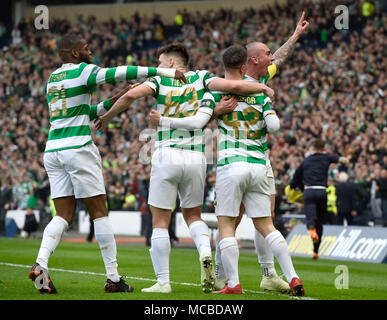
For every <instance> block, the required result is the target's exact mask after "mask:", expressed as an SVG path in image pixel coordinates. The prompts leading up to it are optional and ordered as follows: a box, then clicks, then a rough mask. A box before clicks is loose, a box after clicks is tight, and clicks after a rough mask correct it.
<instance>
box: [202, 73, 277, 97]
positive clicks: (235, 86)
mask: <svg viewBox="0 0 387 320" xmlns="http://www.w3.org/2000/svg"><path fill="white" fill-rule="evenodd" d="M208 89H209V90H211V91H223V92H230V93H234V94H256V93H265V94H266V95H267V96H269V97H270V99H272V100H274V90H273V89H271V88H269V87H268V86H267V85H265V84H263V83H258V82H253V81H246V80H227V79H223V78H214V79H213V80H211V82H210V83H209V84H208Z"/></svg>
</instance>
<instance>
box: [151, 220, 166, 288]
mask: <svg viewBox="0 0 387 320" xmlns="http://www.w3.org/2000/svg"><path fill="white" fill-rule="evenodd" d="M151 243H152V246H151V248H150V249H149V253H150V256H151V259H152V264H153V269H154V270H155V274H156V277H157V282H158V283H159V284H160V285H163V284H165V283H167V282H169V255H170V253H171V243H170V241H169V233H168V229H161V228H155V229H153V232H152V242H151Z"/></svg>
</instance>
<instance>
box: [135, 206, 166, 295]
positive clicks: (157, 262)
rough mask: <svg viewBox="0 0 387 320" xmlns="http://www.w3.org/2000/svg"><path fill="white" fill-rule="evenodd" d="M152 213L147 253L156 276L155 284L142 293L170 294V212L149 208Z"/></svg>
mask: <svg viewBox="0 0 387 320" xmlns="http://www.w3.org/2000/svg"><path fill="white" fill-rule="evenodd" d="M149 207H150V210H151V212H152V217H153V220H152V226H153V231H152V241H151V248H150V249H149V253H150V256H151V259H152V264H153V269H154V271H155V274H156V278H157V283H156V284H154V285H153V286H151V287H149V288H144V289H142V290H141V291H142V292H158V293H170V292H172V289H171V285H170V283H169V255H170V252H171V243H170V241H169V233H168V227H169V222H170V220H171V210H169V209H160V208H157V207H154V206H151V205H150V206H149Z"/></svg>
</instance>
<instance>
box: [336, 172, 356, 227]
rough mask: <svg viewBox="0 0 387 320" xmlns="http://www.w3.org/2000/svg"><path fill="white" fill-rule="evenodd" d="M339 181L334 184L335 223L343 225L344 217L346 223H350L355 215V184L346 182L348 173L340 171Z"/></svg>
mask: <svg viewBox="0 0 387 320" xmlns="http://www.w3.org/2000/svg"><path fill="white" fill-rule="evenodd" d="M338 176H339V177H338V178H339V179H338V180H339V183H338V184H337V185H336V196H337V224H339V225H343V224H344V218H345V220H347V224H348V225H352V224H354V223H353V220H354V217H355V216H356V214H357V212H356V207H355V196H356V185H355V184H354V183H352V182H348V174H346V173H345V172H340V173H339V175H338Z"/></svg>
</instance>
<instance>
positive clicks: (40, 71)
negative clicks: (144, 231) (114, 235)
mask: <svg viewBox="0 0 387 320" xmlns="http://www.w3.org/2000/svg"><path fill="white" fill-rule="evenodd" d="M337 5H345V6H347V8H348V9H349V28H348V29H343V30H338V29H336V28H335V23H334V20H335V18H336V16H337V15H335V14H334V10H335V7H336V6H337ZM302 10H305V11H306V12H307V20H308V21H309V23H310V27H309V30H308V31H307V32H306V34H304V35H303V36H302V38H301V39H300V40H299V41H298V43H297V46H296V48H295V51H294V52H293V54H292V55H291V56H290V57H289V58H288V60H287V61H286V62H285V63H284V65H283V66H282V67H281V68H280V69H279V70H278V73H277V75H276V76H275V77H274V78H273V80H272V81H271V82H270V83H269V86H270V87H272V88H273V89H274V90H275V91H276V100H275V104H274V107H275V109H276V111H277V113H278V115H279V117H280V119H281V131H280V133H279V134H278V135H270V136H269V147H270V149H271V151H270V157H271V161H272V166H273V170H274V173H275V178H276V184H277V191H278V194H277V201H276V203H277V208H276V213H277V216H278V217H280V216H281V215H282V214H292V213H302V206H300V205H297V204H290V203H289V202H288V201H287V199H286V196H285V195H284V188H285V186H287V185H288V184H289V181H290V179H291V178H292V175H293V174H294V171H295V169H296V168H297V166H298V165H299V164H300V163H301V161H302V160H303V159H304V156H305V154H307V152H308V151H309V148H310V146H311V143H312V142H313V139H314V138H317V137H321V138H322V139H324V140H325V141H326V142H327V150H329V151H331V152H334V153H336V154H338V155H341V156H346V157H349V158H350V163H349V164H348V165H347V166H345V167H343V166H341V167H340V166H339V165H337V166H331V169H330V178H331V179H330V185H333V186H337V185H339V184H343V183H346V184H350V185H351V188H353V195H354V197H353V199H352V200H351V202H352V203H353V208H351V215H352V217H353V218H354V219H352V220H351V221H350V223H355V224H371V225H372V224H375V225H383V223H384V224H385V225H386V223H387V190H386V188H387V187H386V183H387V126H386V122H387V105H386V98H385V97H386V94H387V90H386V89H387V88H386V66H387V56H386V54H385V48H386V47H387V36H386V35H387V32H386V23H387V14H386V7H383V2H382V1H354V0H349V1H347V0H345V1H343V0H340V1H327V2H321V3H313V2H307V1H306V2H305V1H304V2H302V4H301V3H298V2H290V4H288V5H281V6H280V5H272V6H269V7H262V8H260V9H254V8H251V9H248V10H244V11H239V12H237V11H233V10H229V9H227V10H226V9H222V10H219V11H214V10H210V11H208V12H206V13H205V14H199V13H197V12H187V11H186V10H183V11H181V12H179V13H178V15H177V16H176V18H175V21H174V23H165V22H164V21H163V18H162V17H161V16H158V15H154V16H153V17H146V16H140V15H139V14H138V13H134V14H133V16H131V17H123V18H121V19H118V20H116V21H114V20H106V21H97V19H95V18H94V17H93V16H90V17H83V16H79V18H78V21H77V23H70V22H69V21H67V20H52V21H51V20H50V27H49V29H48V30H41V31H38V30H36V29H35V28H34V25H33V23H32V22H31V20H25V21H22V22H21V23H19V25H17V26H15V27H10V26H7V25H4V24H3V23H0V152H1V159H0V181H1V185H0V209H1V210H2V212H4V210H7V209H17V208H20V209H21V208H35V209H41V210H46V211H47V212H50V202H49V182H48V178H47V175H46V173H45V171H44V167H43V152H44V148H45V142H46V140H47V134H48V131H49V126H50V124H49V115H48V112H47V107H46V96H45V87H46V81H47V79H48V78H49V75H50V73H51V72H52V71H53V70H55V69H56V68H57V67H59V66H60V65H61V61H60V59H59V57H58V55H57V54H56V44H57V42H58V40H59V39H60V36H61V35H63V34H65V33H67V32H75V33H78V34H81V35H82V36H83V37H84V38H85V39H86V40H87V41H88V43H89V46H90V48H91V50H92V53H93V63H95V64H97V65H99V66H102V67H113V66H117V65H143V66H156V65H157V64H156V61H155V54H156V51H157V48H158V47H160V46H161V45H162V44H165V43H169V42H171V41H175V40H177V41H181V42H183V43H184V44H185V45H186V46H187V47H188V48H189V52H190V55H191V59H190V68H191V70H196V69H207V70H210V71H212V72H214V73H215V74H216V75H218V76H222V75H223V70H222V65H221V61H220V53H221V51H222V50H223V49H225V48H226V47H228V46H230V45H232V44H235V43H239V44H246V43H248V42H251V41H261V42H264V43H266V44H267V45H268V46H269V47H270V48H271V50H272V52H274V51H275V50H276V49H278V48H279V47H280V46H281V45H282V44H283V43H284V42H285V41H286V40H287V39H288V38H289V36H290V35H291V34H292V33H293V31H294V28H295V25H296V23H297V21H298V19H299V17H300V15H301V12H302ZM127 85H128V83H119V84H116V85H114V86H112V85H103V86H100V87H99V88H98V89H97V90H96V92H95V93H94V95H93V103H97V102H99V101H102V100H104V99H106V98H108V97H111V96H113V95H114V94H115V93H117V92H119V91H120V90H122V89H124V88H125V87H126V86H127ZM154 106H155V100H154V99H153V98H152V97H149V98H146V99H141V100H139V101H136V102H135V103H133V105H132V106H131V107H130V108H129V109H128V110H127V111H126V112H124V113H122V114H121V115H120V116H119V117H118V118H117V119H116V120H115V121H114V122H113V123H111V124H110V126H109V128H108V129H107V131H106V132H104V133H100V132H94V134H93V138H94V142H95V144H96V145H97V146H98V148H99V150H100V153H101V156H102V159H103V167H104V176H105V183H106V190H107V197H108V204H109V209H110V210H136V211H141V212H143V213H144V215H145V214H148V208H147V205H146V198H147V192H148V185H149V175H150V164H149V161H148V162H146V161H145V163H144V161H139V154H143V155H148V158H149V154H150V153H149V152H150V141H149V133H151V131H150V130H149V125H148V121H147V115H148V113H149V111H150V109H151V108H152V107H154ZM215 130H216V123H215V122H213V123H211V124H209V125H208V126H207V133H208V135H207V137H208V138H207V140H208V147H207V149H208V150H207V151H208V152H207V156H208V160H209V165H208V174H207V180H206V182H207V183H206V190H205V197H204V199H203V203H204V204H203V211H204V212H213V210H214V208H213V200H214V192H213V189H214V183H215V168H216V166H215V163H216V143H215V142H216V137H215V136H216V135H215V134H214V132H215ZM211 143H212V144H211ZM209 148H211V149H212V148H214V150H209ZM212 151H214V152H212ZM145 158H146V157H145ZM339 172H345V173H346V174H341V175H340V179H339ZM338 205H339V204H338V203H336V204H335V206H336V212H334V211H335V210H334V209H333V212H334V215H335V216H337V215H338V212H337V211H340V209H339V210H338V209H337V206H338ZM383 219H384V222H383ZM336 222H337V221H336ZM337 223H342V221H340V219H338V222H337Z"/></svg>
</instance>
